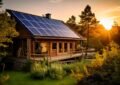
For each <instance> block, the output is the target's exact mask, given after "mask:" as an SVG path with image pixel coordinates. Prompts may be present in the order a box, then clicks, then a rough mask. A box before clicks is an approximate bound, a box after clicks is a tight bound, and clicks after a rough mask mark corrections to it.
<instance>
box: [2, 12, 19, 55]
mask: <svg viewBox="0 0 120 85" xmlns="http://www.w3.org/2000/svg"><path fill="white" fill-rule="evenodd" d="M15 24H16V23H15V20H13V19H11V18H10V16H8V14H7V13H6V12H5V13H0V56H2V55H5V54H6V53H7V52H6V49H7V48H8V47H9V44H10V43H12V38H14V37H16V36H18V32H17V31H16V30H15Z"/></svg>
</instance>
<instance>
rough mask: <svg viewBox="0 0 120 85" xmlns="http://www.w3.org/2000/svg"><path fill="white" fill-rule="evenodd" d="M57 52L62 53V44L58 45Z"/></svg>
mask: <svg viewBox="0 0 120 85" xmlns="http://www.w3.org/2000/svg"><path fill="white" fill-rule="evenodd" d="M59 52H62V43H59Z"/></svg>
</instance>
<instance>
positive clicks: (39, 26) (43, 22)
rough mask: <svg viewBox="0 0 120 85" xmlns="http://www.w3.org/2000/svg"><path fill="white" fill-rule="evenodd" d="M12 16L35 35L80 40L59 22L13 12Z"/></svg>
mask: <svg viewBox="0 0 120 85" xmlns="http://www.w3.org/2000/svg"><path fill="white" fill-rule="evenodd" d="M12 14H13V15H14V16H15V17H16V18H17V19H18V20H19V21H20V22H21V23H22V24H23V25H24V26H25V27H26V28H27V29H28V30H29V31H30V32H31V33H32V34H33V35H34V36H53V37H71V38H79V36H78V35H76V34H75V33H74V32H73V31H72V30H71V29H69V28H68V27H67V26H66V25H64V24H63V23H62V22H61V21H59V20H54V19H48V18H45V17H40V16H35V15H31V14H27V13H22V12H17V11H12Z"/></svg>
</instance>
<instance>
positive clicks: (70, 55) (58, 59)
mask: <svg viewBox="0 0 120 85" xmlns="http://www.w3.org/2000/svg"><path fill="white" fill-rule="evenodd" d="M93 54H94V53H93V52H92V53H88V55H93ZM84 55H85V53H75V54H67V55H61V56H54V57H50V56H48V57H46V58H47V59H48V61H49V62H54V61H61V60H66V59H71V58H78V57H82V56H84ZM30 59H32V60H43V58H38V57H37V58H30Z"/></svg>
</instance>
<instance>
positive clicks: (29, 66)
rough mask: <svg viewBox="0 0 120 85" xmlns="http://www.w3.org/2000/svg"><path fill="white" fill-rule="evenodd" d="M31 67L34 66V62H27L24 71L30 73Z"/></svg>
mask: <svg viewBox="0 0 120 85" xmlns="http://www.w3.org/2000/svg"><path fill="white" fill-rule="evenodd" d="M31 65H32V61H27V62H26V63H25V65H24V66H23V68H22V70H23V71H25V72H30V70H31Z"/></svg>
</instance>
